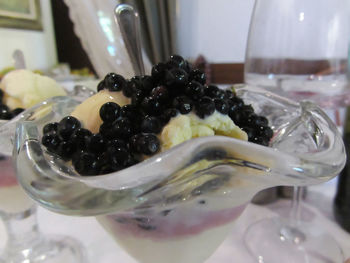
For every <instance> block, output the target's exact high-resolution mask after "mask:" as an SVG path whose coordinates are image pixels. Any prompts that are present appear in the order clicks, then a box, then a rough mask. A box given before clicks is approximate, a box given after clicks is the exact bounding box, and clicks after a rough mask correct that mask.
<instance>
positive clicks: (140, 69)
mask: <svg viewBox="0 0 350 263" xmlns="http://www.w3.org/2000/svg"><path fill="white" fill-rule="evenodd" d="M114 15H115V20H116V22H117V23H118V24H119V28H120V31H121V33H122V36H123V40H124V43H125V47H126V49H127V51H128V54H129V57H130V60H131V64H132V67H133V69H134V71H135V75H138V76H143V75H145V68H144V64H143V60H142V53H141V33H140V16H139V14H138V13H137V12H136V11H135V10H134V8H133V7H132V6H131V5H127V4H119V5H117V6H116V8H115V9H114Z"/></svg>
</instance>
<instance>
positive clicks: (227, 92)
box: [224, 89, 235, 100]
mask: <svg viewBox="0 0 350 263" xmlns="http://www.w3.org/2000/svg"><path fill="white" fill-rule="evenodd" d="M224 92H225V98H224V99H226V100H230V99H232V98H233V97H234V96H235V94H233V92H232V91H231V90H229V89H226V90H224Z"/></svg>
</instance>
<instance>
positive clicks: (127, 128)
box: [112, 118, 133, 139]
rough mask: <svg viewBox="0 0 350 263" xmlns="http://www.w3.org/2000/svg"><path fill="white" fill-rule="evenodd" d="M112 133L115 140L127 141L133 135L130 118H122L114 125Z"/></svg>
mask: <svg viewBox="0 0 350 263" xmlns="http://www.w3.org/2000/svg"><path fill="white" fill-rule="evenodd" d="M112 131H113V134H114V135H115V137H114V138H122V139H127V138H129V137H130V136H131V135H132V133H133V130H132V124H131V122H130V120H129V119H128V118H120V119H118V120H116V121H115V122H114V123H113V126H112Z"/></svg>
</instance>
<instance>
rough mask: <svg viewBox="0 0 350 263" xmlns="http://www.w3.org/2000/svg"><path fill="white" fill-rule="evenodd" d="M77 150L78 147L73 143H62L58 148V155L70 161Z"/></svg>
mask: <svg viewBox="0 0 350 263" xmlns="http://www.w3.org/2000/svg"><path fill="white" fill-rule="evenodd" d="M75 150H76V145H75V143H73V142H72V141H70V140H68V141H61V142H60V144H59V145H58V147H57V150H56V152H57V154H58V155H59V156H60V157H62V159H64V160H69V159H70V158H71V157H72V155H73V154H74V152H75Z"/></svg>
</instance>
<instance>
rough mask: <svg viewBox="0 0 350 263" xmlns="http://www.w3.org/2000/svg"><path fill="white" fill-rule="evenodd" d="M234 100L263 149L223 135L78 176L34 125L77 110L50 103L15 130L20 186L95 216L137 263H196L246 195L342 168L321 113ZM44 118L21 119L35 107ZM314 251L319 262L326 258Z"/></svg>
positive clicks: (261, 98) (258, 93) (42, 199)
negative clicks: (262, 124) (266, 130)
mask: <svg viewBox="0 0 350 263" xmlns="http://www.w3.org/2000/svg"><path fill="white" fill-rule="evenodd" d="M237 94H238V95H239V96H240V97H242V98H243V99H244V100H245V102H246V103H247V104H249V103H251V104H252V106H253V107H254V109H255V112H256V113H257V114H259V115H264V116H266V117H267V118H268V120H269V123H270V126H271V127H272V129H273V130H274V137H273V138H272V140H271V142H270V147H265V146H261V145H257V144H253V143H250V142H247V141H242V140H237V139H233V138H229V137H223V136H209V137H202V138H197V139H192V140H189V141H187V142H185V143H182V144H180V145H178V146H176V147H174V148H172V149H170V150H169V151H166V152H162V153H160V154H157V155H155V156H154V157H152V158H150V159H148V160H145V161H143V162H142V163H139V164H137V165H134V166H132V167H130V168H127V169H124V170H121V171H119V172H115V173H111V174H106V175H100V176H89V177H83V176H80V175H79V174H77V173H76V172H75V171H74V169H73V168H72V166H71V165H69V164H68V163H66V162H64V161H63V160H61V159H60V158H59V157H57V156H55V155H53V154H51V153H49V152H47V151H46V149H45V147H43V146H42V145H41V143H40V142H41V136H42V127H43V126H44V125H45V124H46V123H48V122H51V121H57V120H60V119H61V118H62V117H63V116H66V115H68V114H69V113H70V112H71V111H72V110H73V109H74V107H75V106H76V105H77V104H78V102H77V101H75V100H74V99H72V98H69V97H60V98H53V99H50V100H48V101H47V102H45V103H44V104H42V106H40V105H38V106H36V107H35V108H33V109H32V111H31V112H27V113H26V114H27V115H26V116H24V117H23V119H22V120H21V121H20V122H19V123H18V126H17V133H16V138H15V147H14V159H15V163H16V172H17V176H18V180H19V182H20V184H21V185H22V186H23V188H24V189H25V190H26V191H27V193H28V194H29V195H30V196H31V197H32V198H33V199H34V200H36V201H37V202H38V203H39V204H40V205H42V206H44V207H46V208H48V209H50V210H52V211H55V212H57V213H62V214H67V215H79V216H96V217H97V219H98V221H99V222H100V223H101V224H102V226H103V227H104V228H105V229H106V230H107V231H108V232H109V233H110V234H111V235H112V236H113V237H114V238H115V240H116V241H117V242H118V244H119V245H120V246H122V247H123V248H124V249H125V250H126V251H127V252H128V253H129V254H130V255H131V256H132V257H134V258H135V259H136V260H138V261H139V262H142V263H163V262H169V263H175V262H176V263H177V262H182V263H201V262H204V261H205V260H206V259H207V258H208V257H209V256H210V255H211V254H212V253H214V251H215V250H216V248H217V247H218V246H219V245H220V244H221V242H222V241H223V240H224V239H225V238H226V236H227V235H228V233H229V231H230V229H231V228H232V227H233V225H234V222H235V220H236V219H237V218H238V217H239V215H240V214H241V213H242V211H243V210H244V208H245V207H246V205H247V204H248V203H249V201H250V200H251V199H252V197H253V196H254V195H255V194H256V193H257V192H259V191H260V190H262V189H265V188H268V187H273V186H277V185H298V186H304V185H311V184H317V183H321V182H324V181H327V180H329V179H331V178H332V177H334V176H336V175H337V174H338V173H339V172H340V170H341V169H342V167H343V166H344V163H345V159H346V156H345V151H344V145H343V141H342V138H341V136H340V134H339V133H338V131H337V129H336V127H335V126H334V124H333V123H332V121H331V120H330V119H329V118H328V117H327V115H326V114H325V113H324V112H323V111H322V110H321V109H320V108H318V107H317V106H316V105H314V104H312V103H309V102H302V103H300V104H298V103H295V102H293V101H290V100H287V99H284V98H282V97H279V96H277V95H273V94H271V93H269V92H266V91H263V90H259V89H251V88H250V89H249V90H248V89H245V88H240V89H238V90H237ZM47 106H51V111H50V112H48V113H46V115H44V116H41V117H40V118H37V119H36V120H29V119H30V118H31V116H33V114H35V112H37V111H38V110H41V107H47ZM319 253H321V254H323V256H325V257H327V251H320V252H319Z"/></svg>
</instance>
